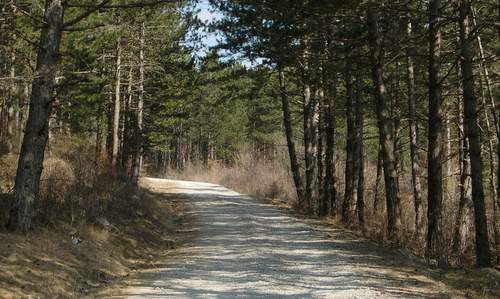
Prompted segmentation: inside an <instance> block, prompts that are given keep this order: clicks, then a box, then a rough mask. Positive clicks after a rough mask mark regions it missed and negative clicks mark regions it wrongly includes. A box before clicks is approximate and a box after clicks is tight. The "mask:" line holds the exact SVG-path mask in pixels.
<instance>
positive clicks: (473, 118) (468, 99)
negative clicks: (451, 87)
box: [460, 0, 491, 267]
mask: <svg viewBox="0 0 500 299" xmlns="http://www.w3.org/2000/svg"><path fill="white" fill-rule="evenodd" d="M469 22H470V3H469V1H465V0H461V1H460V53H461V61H460V65H461V70H462V85H463V101H464V114H465V131H466V135H467V138H468V139H469V156H470V167H471V180H472V201H473V203H474V223H475V233H476V256H477V260H476V262H477V266H478V267H489V266H491V253H490V247H489V246H490V244H489V240H488V226H487V220H486V208H485V202H484V188H483V162H482V158H481V141H480V136H479V135H480V132H479V126H478V124H477V99H476V96H475V94H474V68H473V59H474V46H473V42H472V40H471V39H470V23H469Z"/></svg>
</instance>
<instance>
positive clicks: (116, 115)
mask: <svg viewBox="0 0 500 299" xmlns="http://www.w3.org/2000/svg"><path fill="white" fill-rule="evenodd" d="M121 72H122V46H121V38H118V41H117V43H116V72H115V97H114V105H113V134H112V152H111V170H112V171H113V172H116V167H117V163H118V151H119V149H120V109H121V108H120V106H121V105H120V104H121V103H120V101H121Z"/></svg>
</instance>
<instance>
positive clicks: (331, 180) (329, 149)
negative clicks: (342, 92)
mask: <svg viewBox="0 0 500 299" xmlns="http://www.w3.org/2000/svg"><path fill="white" fill-rule="evenodd" d="M323 77H324V78H323V82H329V83H327V91H328V96H327V98H326V100H325V107H324V110H325V130H326V133H325V135H326V136H325V138H326V149H325V180H324V187H323V194H324V199H323V207H322V208H321V210H320V211H322V214H320V216H324V215H326V213H327V211H328V205H330V214H332V215H335V212H336V210H337V203H336V200H337V190H336V182H335V161H334V160H335V158H334V157H335V98H336V84H335V80H334V79H332V78H331V79H330V80H329V81H327V78H326V76H325V75H323Z"/></svg>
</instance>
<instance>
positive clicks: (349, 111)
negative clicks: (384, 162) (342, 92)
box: [342, 61, 359, 223]
mask: <svg viewBox="0 0 500 299" xmlns="http://www.w3.org/2000/svg"><path fill="white" fill-rule="evenodd" d="M345 85H346V92H347V99H346V106H345V109H346V122H347V136H346V138H347V140H346V164H345V192H344V202H343V204H342V222H344V223H350V222H351V221H352V216H353V208H354V205H355V204H356V202H357V188H356V187H357V185H358V172H357V170H358V167H357V166H358V165H357V164H358V158H359V157H358V155H357V152H356V151H357V145H356V142H357V140H356V138H357V132H356V131H357V129H356V119H355V111H354V106H355V92H354V86H353V82H352V71H351V62H350V61H347V64H346V74H345Z"/></svg>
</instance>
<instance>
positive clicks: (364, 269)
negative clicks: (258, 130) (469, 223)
mask: <svg viewBox="0 0 500 299" xmlns="http://www.w3.org/2000/svg"><path fill="white" fill-rule="evenodd" d="M147 181H148V184H149V186H150V187H151V188H153V189H152V190H153V191H154V192H159V193H168V194H177V195H179V194H182V195H183V197H185V196H187V197H188V198H189V205H190V212H189V218H190V219H192V220H193V222H192V226H191V227H190V228H188V229H185V230H184V234H183V236H184V238H185V241H184V245H183V246H181V247H180V248H179V249H178V250H177V253H174V254H173V256H172V258H171V259H169V260H168V261H167V262H166V263H165V264H164V265H163V266H162V267H153V268H150V269H147V270H144V271H139V272H137V273H135V274H134V275H132V276H130V277H127V279H125V280H123V281H122V282H120V283H118V284H116V285H115V286H114V287H113V288H110V289H108V290H106V291H105V292H103V293H100V294H99V295H97V296H96V297H102V298H153V297H154V298H235V297H243V298H499V295H500V293H498V292H499V288H498V284H497V283H498V281H495V278H492V279H490V280H489V282H488V283H486V282H484V281H483V280H479V278H482V277H486V276H487V273H486V274H485V273H483V272H478V271H480V270H477V271H476V270H470V271H469V272H467V271H464V272H457V271H455V272H447V273H451V274H449V275H448V274H446V275H444V274H443V272H439V271H437V270H431V269H429V268H428V267H427V266H426V265H425V264H423V263H421V262H419V261H418V260H415V259H411V258H409V257H408V256H405V255H404V254H402V253H401V252H400V251H398V250H396V249H387V248H383V247H380V246H377V245H376V244H374V243H371V242H369V241H367V240H366V239H363V238H360V237H359V236H356V235H354V234H353V233H351V232H348V231H346V230H345V229H342V228H335V227H332V226H331V225H325V223H324V222H320V221H317V220H307V219H301V218H298V217H296V216H294V215H291V213H288V212H287V211H286V210H284V209H283V208H280V207H277V206H276V205H274V204H271V203H266V202H264V201H262V200H258V199H255V198H252V197H247V196H243V195H241V194H238V193H236V192H234V191H231V190H229V189H226V188H224V187H221V186H218V185H214V184H209V183H198V182H188V181H171V180H160V179H147ZM474 271H476V272H474ZM491 271H495V270H491Z"/></svg>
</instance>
